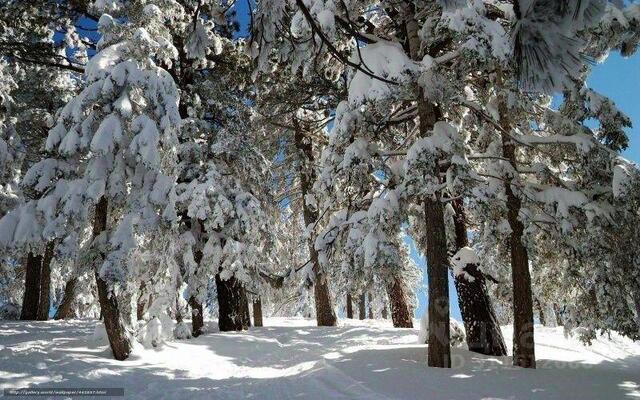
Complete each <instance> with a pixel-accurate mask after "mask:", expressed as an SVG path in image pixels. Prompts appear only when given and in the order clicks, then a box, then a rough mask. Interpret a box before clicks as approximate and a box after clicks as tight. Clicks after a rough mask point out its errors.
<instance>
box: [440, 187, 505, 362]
mask: <svg viewBox="0 0 640 400" xmlns="http://www.w3.org/2000/svg"><path fill="white" fill-rule="evenodd" d="M452 206H453V208H454V210H455V212H456V213H455V216H454V225H455V232H456V248H457V249H458V250H459V249H461V248H463V247H468V246H469V239H468V237H467V218H466V214H465V211H464V203H463V201H462V200H461V199H460V200H455V201H453V202H452ZM465 272H466V273H467V274H469V276H471V277H472V279H468V278H467V277H466V276H464V275H459V276H454V282H455V285H456V291H457V293H458V305H459V306H460V314H461V315H462V321H463V322H464V329H465V331H466V338H467V346H468V347H469V350H470V351H473V352H476V353H480V354H486V355H493V356H504V355H506V354H507V346H506V345H505V343H504V338H503V337H502V331H501V330H500V324H499V323H498V318H497V316H496V313H495V311H494V309H493V304H492V303H491V298H490V297H489V292H488V290H487V285H486V281H485V277H484V274H483V273H482V272H481V271H480V270H479V269H478V266H477V265H474V264H470V265H467V266H466V267H465Z"/></svg>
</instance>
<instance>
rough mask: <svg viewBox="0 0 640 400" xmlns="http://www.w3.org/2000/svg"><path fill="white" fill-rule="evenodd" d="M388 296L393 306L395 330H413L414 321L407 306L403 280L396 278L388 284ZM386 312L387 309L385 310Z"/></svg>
mask: <svg viewBox="0 0 640 400" xmlns="http://www.w3.org/2000/svg"><path fill="white" fill-rule="evenodd" d="M387 296H389V305H390V306H391V320H392V321H393V326H394V327H395V328H413V320H412V319H411V313H410V312H409V306H408V305H407V298H406V296H405V294H404V285H403V283H402V280H401V279H399V278H397V277H394V278H393V279H390V281H389V282H388V284H387ZM385 310H386V309H385ZM384 318H386V316H385V317H384Z"/></svg>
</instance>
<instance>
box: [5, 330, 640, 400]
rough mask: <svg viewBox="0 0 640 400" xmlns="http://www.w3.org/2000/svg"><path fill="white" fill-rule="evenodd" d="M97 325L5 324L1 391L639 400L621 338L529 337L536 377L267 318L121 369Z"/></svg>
mask: <svg viewBox="0 0 640 400" xmlns="http://www.w3.org/2000/svg"><path fill="white" fill-rule="evenodd" d="M95 325H96V321H66V322H59V321H48V322H9V321H0V388H19V387H35V386H36V385H37V386H40V387H124V388H125V397H126V398H127V399H129V398H131V399H189V400H195V399H424V400H429V399H436V400H441V399H625V398H627V399H632V398H640V343H635V344H634V343H632V342H631V341H629V340H627V339H623V338H620V337H619V336H617V335H611V337H610V338H609V337H602V338H600V339H598V340H597V341H595V342H594V344H593V346H591V347H585V346H583V345H582V344H580V342H579V341H578V340H577V339H574V338H565V337H564V335H563V333H562V328H544V327H541V326H536V341H537V345H536V353H537V357H538V369H537V370H522V369H516V368H513V367H511V366H510V360H509V358H508V357H504V358H495V357H483V356H480V355H477V354H473V353H470V352H468V351H466V350H462V349H455V350H454V351H453V364H454V368H452V369H435V368H428V367H427V366H426V348H425V347H426V346H424V345H418V344H416V339H417V330H412V329H407V330H402V329H394V328H392V327H390V325H389V322H388V321H351V320H349V321H344V320H342V321H340V326H339V327H337V328H319V327H315V326H313V321H309V320H303V319H279V318H278V319H276V318H271V319H270V318H267V319H266V320H265V325H266V326H265V327H263V328H252V329H251V330H250V331H248V332H242V333H217V332H216V333H209V334H206V335H204V336H201V337H199V338H197V339H190V340H184V341H176V342H171V343H166V344H164V345H163V347H162V348H161V349H143V348H136V350H135V352H134V355H133V356H132V358H131V359H130V360H128V361H125V362H117V361H114V360H113V359H111V355H110V352H109V349H108V347H106V346H105V342H103V341H100V340H96V339H95V338H94V330H95V329H94V328H95ZM415 326H419V324H418V321H416V325H415ZM504 333H505V338H506V339H507V340H508V341H510V339H511V330H510V329H509V328H508V327H507V328H505V329H504Z"/></svg>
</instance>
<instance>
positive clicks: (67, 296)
mask: <svg viewBox="0 0 640 400" xmlns="http://www.w3.org/2000/svg"><path fill="white" fill-rule="evenodd" d="M77 284H78V278H71V279H69V280H68V281H67V283H66V284H65V285H64V295H63V297H62V302H61V303H60V305H59V306H58V309H57V310H56V314H55V315H54V316H53V319H67V318H70V317H71V307H72V306H73V302H74V300H75V294H76V285H77Z"/></svg>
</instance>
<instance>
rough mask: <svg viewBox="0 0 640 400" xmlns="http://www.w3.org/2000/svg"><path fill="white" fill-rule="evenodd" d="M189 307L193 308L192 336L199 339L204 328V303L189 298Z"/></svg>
mask: <svg viewBox="0 0 640 400" xmlns="http://www.w3.org/2000/svg"><path fill="white" fill-rule="evenodd" d="M189 306H190V307H191V336H193V337H198V336H200V335H202V328H203V327H204V314H203V309H202V303H200V302H199V301H198V300H197V299H196V298H195V297H193V296H192V297H190V298H189Z"/></svg>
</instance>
